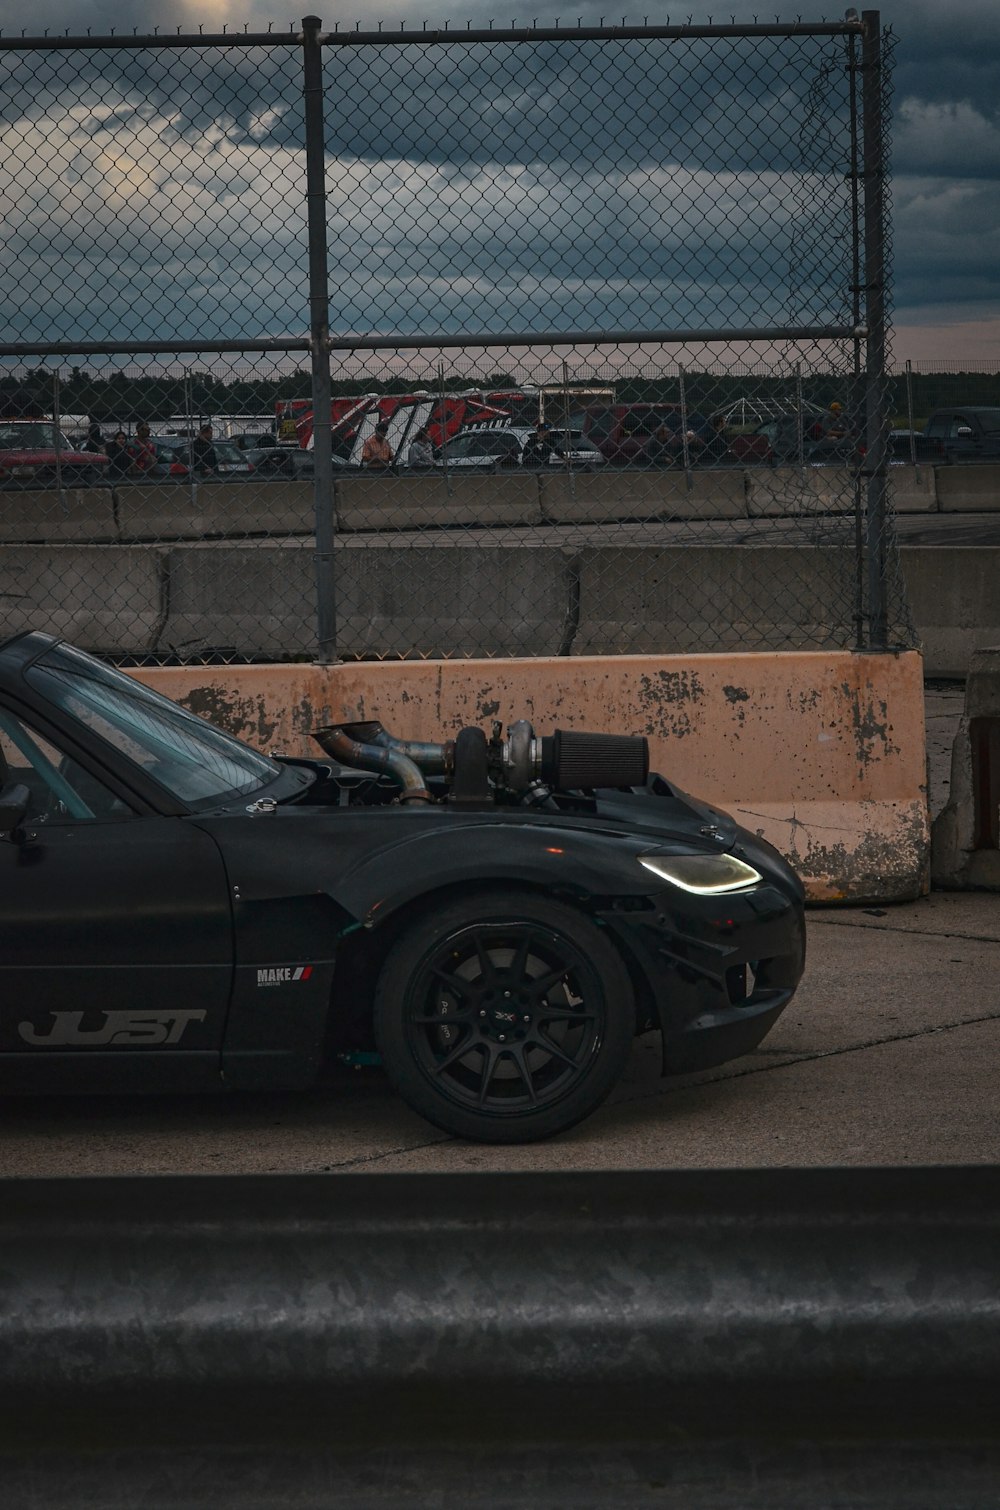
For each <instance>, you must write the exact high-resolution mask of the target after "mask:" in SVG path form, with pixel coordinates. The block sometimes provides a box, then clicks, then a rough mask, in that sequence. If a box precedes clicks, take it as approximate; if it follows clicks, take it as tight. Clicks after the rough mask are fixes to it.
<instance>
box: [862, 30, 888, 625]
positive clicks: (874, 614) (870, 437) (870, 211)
mask: <svg viewBox="0 0 1000 1510" xmlns="http://www.w3.org/2000/svg"><path fill="white" fill-rule="evenodd" d="M861 19H862V23H863V26H864V33H863V38H862V44H861V56H862V69H861V108H862V119H863V131H864V237H865V255H864V267H865V276H864V282H865V292H866V299H865V304H866V311H867V320H866V325H867V337H866V352H865V472H866V474H867V478H868V486H867V495H868V497H867V503H868V507H867V520H866V525H867V528H866V547H867V553H868V640H869V647H868V648H869V649H872V650H885V649H886V647H887V644H888V603H887V593H886V564H887V563H886V556H887V550H886V513H887V510H886V488H887V481H888V479H887V468H886V418H887V417H886V413H885V401H886V382H885V141H884V132H885V122H884V121H883V118H882V18H881V15H880V13H879V12H878V11H877V10H866V11H865V12H864V14H863V16H862V18H861Z"/></svg>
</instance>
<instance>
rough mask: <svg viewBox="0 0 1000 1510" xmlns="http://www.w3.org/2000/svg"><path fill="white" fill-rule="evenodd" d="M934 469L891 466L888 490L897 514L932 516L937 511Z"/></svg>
mask: <svg viewBox="0 0 1000 1510" xmlns="http://www.w3.org/2000/svg"><path fill="white" fill-rule="evenodd" d="M935 471H936V469H935V468H934V467H927V466H919V467H910V466H900V467H897V466H891V467H890V468H889V490H890V494H891V497H892V504H893V508H894V509H895V510H896V513H897V514H932V513H934V511H935V510H936V509H937V506H938V499H937V482H936V477H935Z"/></svg>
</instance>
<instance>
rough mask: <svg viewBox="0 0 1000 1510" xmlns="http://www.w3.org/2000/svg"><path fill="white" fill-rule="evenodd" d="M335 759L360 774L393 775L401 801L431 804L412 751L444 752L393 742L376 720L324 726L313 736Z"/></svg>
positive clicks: (424, 746)
mask: <svg viewBox="0 0 1000 1510" xmlns="http://www.w3.org/2000/svg"><path fill="white" fill-rule="evenodd" d="M313 737H314V738H315V739H316V740H317V741H318V742H319V744H320V746H321V748H322V749H323V750H325V751H326V753H327V755H332V756H333V758H334V760H337V761H339V762H340V764H341V765H346V766H351V767H353V768H355V769H357V770H361V771H375V772H376V773H377V774H378V775H380V776H381V775H386V776H391V777H392V779H393V780H394V781H395V782H396V783H397V784H398V785H399V788H400V792H399V800H400V802H431V801H433V799H432V797H431V794H430V792H429V791H428V790H427V787H426V785H425V783H424V778H423V773H422V772H421V769H420V767H419V766H418V765H417V763H416V761H415V760H414V759H413V757H412V755H411V754H410V753H409V751H410V750H411V749H415V750H422V751H427V752H428V753H431V752H443V748H444V747H443V746H441V745H412V746H408V745H407V744H406V743H405V741H403V740H397V739H393V738H392V735H391V734H387V733H386V731H385V730H384V729H383V727H382V725H381V724H380V723H379V722H378V721H377V720H372V721H371V722H368V723H357V724H325V725H324V726H323V728H321V729H316V730H314V736H313Z"/></svg>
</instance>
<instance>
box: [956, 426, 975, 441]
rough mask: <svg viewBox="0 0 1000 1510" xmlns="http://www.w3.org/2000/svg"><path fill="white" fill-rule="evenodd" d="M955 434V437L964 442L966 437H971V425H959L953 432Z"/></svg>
mask: <svg viewBox="0 0 1000 1510" xmlns="http://www.w3.org/2000/svg"><path fill="white" fill-rule="evenodd" d="M955 434H956V435H957V436H960V437H961V439H962V440H964V439H965V438H966V436H967V435H971V434H972V426H971V425H959V427H958V429H957V430H956V431H955Z"/></svg>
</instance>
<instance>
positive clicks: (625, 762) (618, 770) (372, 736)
mask: <svg viewBox="0 0 1000 1510" xmlns="http://www.w3.org/2000/svg"><path fill="white" fill-rule="evenodd" d="M502 734H503V725H502V724H501V723H499V722H498V723H494V725H493V734H492V738H491V739H489V740H487V738H486V735H485V734H484V733H483V731H482V729H478V728H475V727H470V728H465V729H461V730H459V732H458V734H457V735H456V737H455V738H454V739H450V740H446V741H445V743H443V744H429V743H424V742H422V741H418V740H405V739H396V738H395V737H394V736H393V735H392V734H390V733H388V731H387V730H386V729H384V728H383V727H382V725H381V724H380V723H379V722H378V721H377V720H374V719H372V720H367V721H365V722H363V723H350V724H328V725H326V726H325V727H324V728H321V729H317V730H316V731H315V735H314V737H315V738H316V739H317V740H318V742H319V744H320V745H321V746H322V748H323V749H324V750H325V752H326V753H327V754H328V755H331V756H332V757H333V758H334V759H335V760H337V761H339V762H340V764H341V765H346V766H351V767H356V768H358V769H360V770H365V771H375V772H378V773H379V774H380V775H387V776H389V777H391V778H392V779H393V780H394V781H395V782H396V783H397V784H398V786H399V788H400V792H399V800H400V801H401V802H432V801H433V800H434V794H433V793H432V792H431V791H430V790H429V789H428V787H427V783H426V780H425V777H427V776H438V777H442V778H443V779H444V783H445V787H446V797H447V799H448V800H450V801H453V802H479V803H482V802H489V801H490V800H492V799H494V798H495V797H496V796H498V795H500V794H507V795H509V796H512V797H514V798H524V797H527V796H529V795H530V796H532V797H537V796H541V795H545V794H547V793H548V792H568V791H592V790H593V789H594V788H595V787H630V786H642V785H644V784H645V781H646V778H647V776H648V775H649V743H648V741H647V740H646V739H644V738H642V737H641V736H638V735H631V734H584V733H580V732H578V731H576V730H572V729H557V730H556V732H555V733H554V734H552V735H546V736H544V737H542V738H539V737H538V736H537V735H536V734H535V731H534V729H533V728H532V726H531V724H530V723H529V722H528V720H527V719H524V718H522V719H518V720H517V722H516V723H513V724H511V725H510V726H509V728H508V730H507V737H506V739H504V738H503V737H502Z"/></svg>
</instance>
